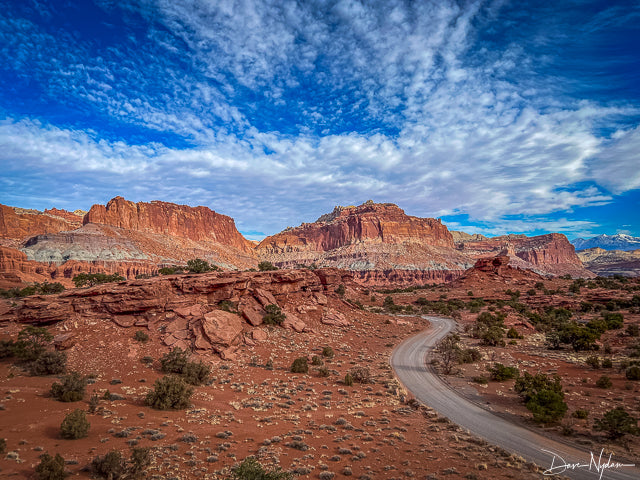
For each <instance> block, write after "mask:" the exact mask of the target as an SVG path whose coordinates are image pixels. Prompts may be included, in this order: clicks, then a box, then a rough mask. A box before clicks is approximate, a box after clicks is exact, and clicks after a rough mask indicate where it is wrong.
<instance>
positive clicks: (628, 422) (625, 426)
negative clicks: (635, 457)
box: [593, 407, 640, 439]
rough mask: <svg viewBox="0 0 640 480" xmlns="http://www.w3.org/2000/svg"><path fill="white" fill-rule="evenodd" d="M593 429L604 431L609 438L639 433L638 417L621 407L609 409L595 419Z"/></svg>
mask: <svg viewBox="0 0 640 480" xmlns="http://www.w3.org/2000/svg"><path fill="white" fill-rule="evenodd" d="M593 429H594V430H596V431H598V432H605V433H606V434H607V435H608V436H609V437H610V438H613V439H616V438H620V437H623V436H624V435H627V434H629V435H639V434H640V429H639V428H638V419H637V418H635V417H633V416H631V415H630V414H629V413H627V411H626V410H625V409H624V408H623V407H617V408H614V409H613V410H609V411H608V412H607V413H605V414H604V416H603V417H602V418H598V419H596V421H595V424H594V426H593Z"/></svg>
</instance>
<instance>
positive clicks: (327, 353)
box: [322, 347, 335, 358]
mask: <svg viewBox="0 0 640 480" xmlns="http://www.w3.org/2000/svg"><path fill="white" fill-rule="evenodd" d="M334 355H335V354H334V352H333V348H331V347H324V348H323V349H322V356H323V357H325V358H333V356H334Z"/></svg>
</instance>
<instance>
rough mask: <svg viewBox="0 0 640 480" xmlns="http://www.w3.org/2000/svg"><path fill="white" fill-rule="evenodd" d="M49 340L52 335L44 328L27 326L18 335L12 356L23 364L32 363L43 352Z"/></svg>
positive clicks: (51, 338)
mask: <svg viewBox="0 0 640 480" xmlns="http://www.w3.org/2000/svg"><path fill="white" fill-rule="evenodd" d="M51 340H53V335H52V334H51V333H49V331H48V330H47V329H46V328H44V327H34V326H33V325H29V326H27V327H25V328H23V329H22V330H21V331H20V333H19V334H18V341H17V342H15V344H14V346H13V354H14V355H15V356H16V357H18V358H19V359H20V360H22V361H23V362H33V361H34V360H37V359H38V357H39V356H40V355H42V354H43V353H44V352H45V350H46V348H47V345H48V344H49V343H50V342H51Z"/></svg>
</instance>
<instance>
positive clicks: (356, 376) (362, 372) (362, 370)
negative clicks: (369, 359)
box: [349, 367, 371, 383]
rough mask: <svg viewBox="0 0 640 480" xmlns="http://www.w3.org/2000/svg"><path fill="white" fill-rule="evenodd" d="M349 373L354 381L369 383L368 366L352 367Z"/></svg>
mask: <svg viewBox="0 0 640 480" xmlns="http://www.w3.org/2000/svg"><path fill="white" fill-rule="evenodd" d="M349 374H350V375H351V377H352V378H353V381H354V382H356V383H371V372H370V370H369V367H353V368H351V369H350V370H349Z"/></svg>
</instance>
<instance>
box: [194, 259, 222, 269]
mask: <svg viewBox="0 0 640 480" xmlns="http://www.w3.org/2000/svg"><path fill="white" fill-rule="evenodd" d="M187 270H188V271H189V273H206V272H215V271H218V270H220V267H218V266H217V265H210V264H209V262H207V261H206V260H203V259H201V258H193V259H191V260H189V261H188V262H187Z"/></svg>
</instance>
